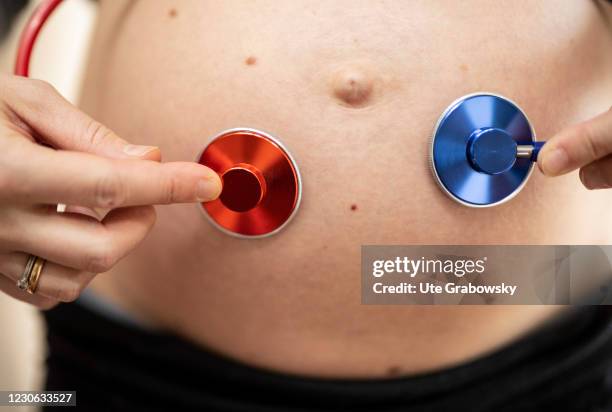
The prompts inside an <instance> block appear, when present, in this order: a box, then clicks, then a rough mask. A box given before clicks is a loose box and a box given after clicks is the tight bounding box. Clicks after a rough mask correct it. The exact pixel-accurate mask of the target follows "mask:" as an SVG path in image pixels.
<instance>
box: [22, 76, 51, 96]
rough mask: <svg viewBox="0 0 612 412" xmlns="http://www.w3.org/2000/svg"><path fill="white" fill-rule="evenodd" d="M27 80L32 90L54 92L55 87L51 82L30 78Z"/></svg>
mask: <svg viewBox="0 0 612 412" xmlns="http://www.w3.org/2000/svg"><path fill="white" fill-rule="evenodd" d="M25 82H26V83H27V84H28V85H29V86H30V88H31V90H32V91H33V92H36V93H54V92H55V87H53V86H52V85H51V83H49V82H46V81H44V80H40V79H30V78H28V79H27V80H25Z"/></svg>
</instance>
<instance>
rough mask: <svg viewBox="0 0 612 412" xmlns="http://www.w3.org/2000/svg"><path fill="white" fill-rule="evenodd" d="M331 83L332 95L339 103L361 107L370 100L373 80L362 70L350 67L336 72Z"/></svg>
mask: <svg viewBox="0 0 612 412" xmlns="http://www.w3.org/2000/svg"><path fill="white" fill-rule="evenodd" d="M331 85H332V91H333V95H334V97H335V98H336V99H338V100H339V101H340V103H341V104H344V105H346V106H351V107H363V106H366V105H367V104H368V103H369V102H370V100H371V97H372V90H373V88H374V81H373V79H372V77H371V76H368V74H367V73H365V72H364V71H362V70H360V69H357V68H350V69H343V70H340V71H338V72H336V73H335V75H334V76H333V78H332V83H331Z"/></svg>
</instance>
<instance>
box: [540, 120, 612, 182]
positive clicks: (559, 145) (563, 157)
mask: <svg viewBox="0 0 612 412" xmlns="http://www.w3.org/2000/svg"><path fill="white" fill-rule="evenodd" d="M611 153H612V110H609V111H607V112H604V113H602V114H600V115H598V116H596V117H594V118H593V119H591V120H587V121H586V122H583V123H579V124H577V125H574V126H570V127H568V128H566V129H564V130H561V131H560V132H559V133H557V134H556V135H555V136H553V137H552V138H550V139H549V140H548V141H547V142H546V144H545V145H544V146H543V147H542V150H541V151H540V153H539V154H538V166H539V167H540V170H541V171H542V172H543V173H544V174H546V175H548V176H558V175H562V174H564V173H568V172H571V171H572V170H575V169H579V168H581V167H583V166H585V165H587V164H589V163H592V162H594V161H596V160H598V159H601V158H603V157H605V156H607V155H609V154H611Z"/></svg>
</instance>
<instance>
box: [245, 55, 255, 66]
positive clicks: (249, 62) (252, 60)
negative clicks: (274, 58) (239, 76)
mask: <svg viewBox="0 0 612 412" xmlns="http://www.w3.org/2000/svg"><path fill="white" fill-rule="evenodd" d="M255 63H257V57H255V56H249V57H247V58H246V59H245V60H244V64H246V65H247V66H253V65H255Z"/></svg>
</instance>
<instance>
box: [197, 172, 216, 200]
mask: <svg viewBox="0 0 612 412" xmlns="http://www.w3.org/2000/svg"><path fill="white" fill-rule="evenodd" d="M220 194H221V180H220V179H219V178H218V177H211V178H208V179H201V180H200V181H199V182H198V185H197V187H196V197H197V199H198V201H199V202H209V201H211V200H215V199H216V198H218V197H219V195H220Z"/></svg>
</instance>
